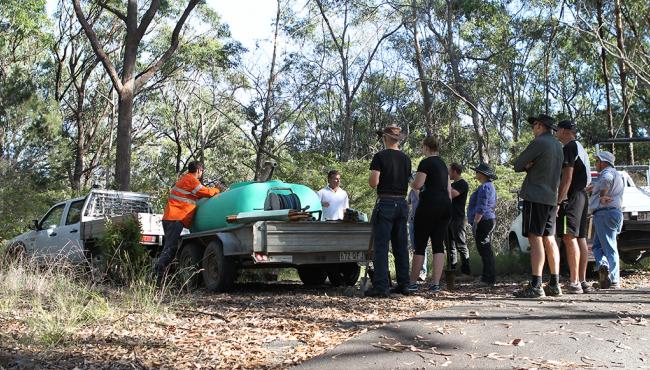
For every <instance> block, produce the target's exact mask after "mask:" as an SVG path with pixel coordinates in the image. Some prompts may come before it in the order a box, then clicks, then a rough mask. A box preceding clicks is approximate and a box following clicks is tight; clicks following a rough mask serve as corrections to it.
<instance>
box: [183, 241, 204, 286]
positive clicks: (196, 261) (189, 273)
mask: <svg viewBox="0 0 650 370" xmlns="http://www.w3.org/2000/svg"><path fill="white" fill-rule="evenodd" d="M201 260H203V248H202V247H201V246H199V245H196V244H192V243H190V244H186V245H184V246H183V247H182V249H181V252H180V254H179V255H178V278H179V280H180V284H181V286H182V287H184V288H186V289H187V290H188V291H193V290H195V289H197V288H199V287H200V286H201V284H202V283H203V279H202V277H201Z"/></svg>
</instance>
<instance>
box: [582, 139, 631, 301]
mask: <svg viewBox="0 0 650 370" xmlns="http://www.w3.org/2000/svg"><path fill="white" fill-rule="evenodd" d="M614 159H615V158H614V154H612V153H610V152H606V151H602V152H598V154H596V169H597V170H598V171H599V172H600V173H599V174H598V182H597V183H596V184H595V185H593V186H590V187H588V188H587V189H588V190H590V191H591V198H590V200H589V211H590V212H591V214H592V215H593V222H594V230H595V234H596V235H595V236H594V244H593V246H592V247H591V249H592V251H593V253H594V259H595V260H596V264H597V265H598V275H599V276H598V280H599V283H600V288H601V289H609V288H610V287H613V288H614V289H618V288H620V287H621V280H620V279H621V277H620V271H619V263H618V246H617V244H616V235H617V234H618V233H619V232H621V227H622V226H623V213H622V212H621V203H622V202H623V190H624V189H625V184H624V183H623V177H622V176H621V175H620V174H619V173H618V171H616V168H614Z"/></svg>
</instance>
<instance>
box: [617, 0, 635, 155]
mask: <svg viewBox="0 0 650 370" xmlns="http://www.w3.org/2000/svg"><path fill="white" fill-rule="evenodd" d="M614 16H615V17H616V45H617V46H618V53H619V58H618V65H619V76H620V80H621V100H622V104H623V125H625V133H626V134H627V137H632V136H633V134H634V132H633V129H632V120H631V119H630V103H629V101H628V97H627V66H626V64H625V36H624V30H623V19H622V18H623V17H622V16H621V0H614ZM627 162H628V163H629V164H632V165H633V164H634V144H633V143H629V144H628V153H627Z"/></svg>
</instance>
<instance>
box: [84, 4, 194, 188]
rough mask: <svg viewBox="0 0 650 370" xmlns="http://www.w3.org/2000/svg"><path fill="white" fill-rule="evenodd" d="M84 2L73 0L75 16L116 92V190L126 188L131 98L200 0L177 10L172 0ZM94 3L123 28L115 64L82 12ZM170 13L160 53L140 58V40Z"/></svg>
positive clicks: (175, 42)
mask: <svg viewBox="0 0 650 370" xmlns="http://www.w3.org/2000/svg"><path fill="white" fill-rule="evenodd" d="M86 3H87V8H89V9H90V10H86V11H84V9H83V7H82V4H81V0H73V4H74V10H75V13H76V15H77V19H78V20H79V23H80V24H81V26H82V28H83V30H84V32H85V34H86V36H87V37H88V40H89V41H90V44H91V45H92V48H93V50H94V52H95V54H97V57H98V58H99V60H100V61H101V63H102V65H103V67H104V69H105V70H106V73H107V74H108V75H109V76H110V78H111V82H112V84H113V87H114V88H115V90H116V91H117V93H118V96H119V101H118V120H117V121H118V122H117V147H116V156H115V181H116V183H117V185H118V187H119V189H120V190H129V188H130V182H131V173H130V170H131V150H132V148H131V141H132V137H131V129H132V120H133V106H134V99H135V97H136V95H137V94H138V93H139V92H140V91H141V90H142V89H143V87H144V86H145V85H146V84H147V82H149V80H150V79H151V78H152V77H154V75H155V74H156V73H157V72H158V71H159V70H160V69H161V68H162V67H163V66H164V65H165V63H166V62H167V61H168V60H169V59H170V58H171V57H172V55H173V54H174V52H175V51H176V49H177V48H178V46H179V43H180V41H181V40H180V36H181V31H182V29H183V26H184V25H185V22H186V21H187V19H188V17H189V16H190V13H192V11H193V10H194V8H196V6H197V5H198V4H199V3H200V0H188V1H187V3H186V5H185V7H184V9H182V10H180V12H178V11H177V10H179V9H176V8H175V7H174V6H173V5H174V4H173V3H170V2H167V1H161V0H150V1H148V6H145V7H143V6H142V5H141V4H138V1H137V0H128V1H126V3H124V2H123V1H117V0H112V1H110V0H88V1H87V2H86ZM96 7H100V8H102V9H104V10H106V11H108V12H110V13H111V14H112V15H113V17H114V19H115V22H121V24H122V27H123V29H124V39H123V42H122V44H121V47H122V48H123V53H122V60H121V63H120V64H119V65H117V64H116V63H115V62H116V61H114V60H113V59H112V58H111V57H110V56H109V53H107V51H106V49H105V47H104V44H103V43H102V41H101V40H100V36H99V35H98V34H97V32H96V30H95V29H94V28H93V26H92V25H91V24H90V22H89V17H88V16H87V15H86V14H88V13H92V11H93V10H92V9H93V8H96ZM145 9H146V10H145ZM143 10H144V13H142V11H143ZM179 13H180V14H179ZM174 16H177V19H176V22H175V26H174V27H173V31H172V34H171V38H170V40H169V45H168V47H167V48H166V50H165V51H164V52H163V53H162V54H160V55H156V56H153V58H152V59H151V60H144V59H145V56H144V55H143V54H145V53H143V50H142V49H143V46H144V45H143V44H146V43H147V42H151V40H152V39H155V36H154V35H152V34H151V32H152V30H151V29H150V27H151V26H152V25H156V24H165V23H166V22H170V21H171V19H172V17H174ZM154 21H155V22H154ZM145 36H147V37H145ZM142 66H145V67H142ZM138 67H140V68H142V70H141V71H140V72H138V71H137V69H138Z"/></svg>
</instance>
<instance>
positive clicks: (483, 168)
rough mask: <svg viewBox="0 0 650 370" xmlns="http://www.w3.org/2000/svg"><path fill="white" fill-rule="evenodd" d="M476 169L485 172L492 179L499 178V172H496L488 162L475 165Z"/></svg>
mask: <svg viewBox="0 0 650 370" xmlns="http://www.w3.org/2000/svg"><path fill="white" fill-rule="evenodd" d="M474 171H476V172H480V173H482V174H484V175H485V176H487V177H488V178H489V179H492V180H496V179H497V174H496V173H494V170H493V169H492V167H490V165H489V164H487V163H481V164H479V165H478V166H476V167H474Z"/></svg>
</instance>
